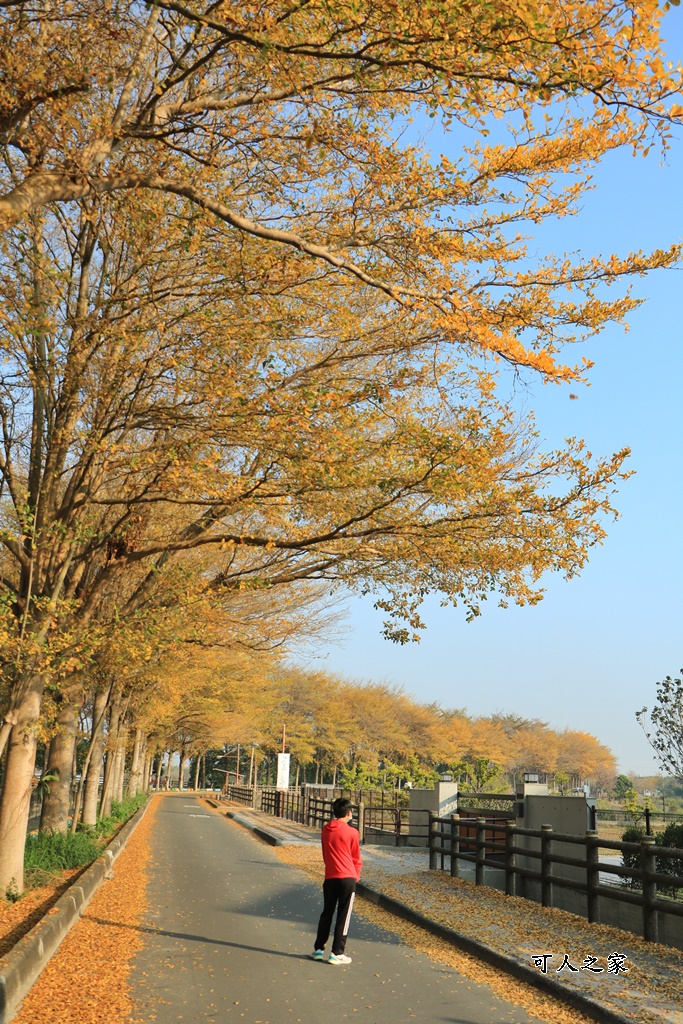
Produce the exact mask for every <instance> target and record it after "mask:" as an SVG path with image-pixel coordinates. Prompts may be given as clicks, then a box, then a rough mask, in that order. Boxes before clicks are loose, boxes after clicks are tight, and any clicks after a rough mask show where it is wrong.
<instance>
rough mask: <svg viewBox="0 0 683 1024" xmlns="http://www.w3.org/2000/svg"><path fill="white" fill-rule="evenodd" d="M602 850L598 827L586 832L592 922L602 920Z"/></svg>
mask: <svg viewBox="0 0 683 1024" xmlns="http://www.w3.org/2000/svg"><path fill="white" fill-rule="evenodd" d="M599 884H600V850H599V843H598V833H597V830H596V829H589V831H588V832H586V894H587V897H588V920H589V921H590V922H591V924H597V923H598V922H599V921H600V897H599V896H598V885H599Z"/></svg>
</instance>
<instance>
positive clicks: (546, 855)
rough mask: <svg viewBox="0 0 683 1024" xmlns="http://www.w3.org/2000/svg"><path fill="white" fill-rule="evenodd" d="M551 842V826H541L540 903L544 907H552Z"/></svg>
mask: <svg viewBox="0 0 683 1024" xmlns="http://www.w3.org/2000/svg"><path fill="white" fill-rule="evenodd" d="M552 841H553V826H552V825H541V903H542V905H543V906H544V907H552V905H553V882H552Z"/></svg>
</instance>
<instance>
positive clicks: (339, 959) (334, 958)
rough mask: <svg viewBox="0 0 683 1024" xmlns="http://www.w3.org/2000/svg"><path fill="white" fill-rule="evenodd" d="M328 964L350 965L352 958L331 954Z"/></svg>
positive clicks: (341, 954)
mask: <svg viewBox="0 0 683 1024" xmlns="http://www.w3.org/2000/svg"><path fill="white" fill-rule="evenodd" d="M327 962H328V964H350V963H351V957H350V956H344V954H343V953H330V958H329V960H328V961H327Z"/></svg>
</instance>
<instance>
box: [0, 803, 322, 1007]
mask: <svg viewBox="0 0 683 1024" xmlns="http://www.w3.org/2000/svg"><path fill="white" fill-rule="evenodd" d="M224 813H225V816H226V818H231V819H232V820H233V821H236V822H237V824H238V825H241V826H242V828H247V829H249V831H250V832H253V833H254V835H256V836H258V837H259V839H262V840H263V841H264V843H268V844H269V846H301V845H302V840H301V839H298V838H294V839H292V838H290V837H289V836H286V835H284V834H282V833H280V834H279V835H276V834H275V832H269V831H268V830H267V829H264V828H260V827H259V826H258V825H255V824H254V822H253V821H249V819H248V818H245V817H244V815H242V814H240V812H239V811H225V812H224ZM0 1024H2V1021H0Z"/></svg>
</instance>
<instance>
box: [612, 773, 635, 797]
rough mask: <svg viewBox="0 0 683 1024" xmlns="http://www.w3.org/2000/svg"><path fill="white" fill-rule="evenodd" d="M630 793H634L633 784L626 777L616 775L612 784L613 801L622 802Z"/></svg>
mask: <svg viewBox="0 0 683 1024" xmlns="http://www.w3.org/2000/svg"><path fill="white" fill-rule="evenodd" d="M632 792H634V788H633V783H632V782H631V780H630V779H629V777H628V775H617V781H616V782H615V783H614V799H615V800H620V801H624V800H626V798H627V797H628V796H630V794H631V793H632Z"/></svg>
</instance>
